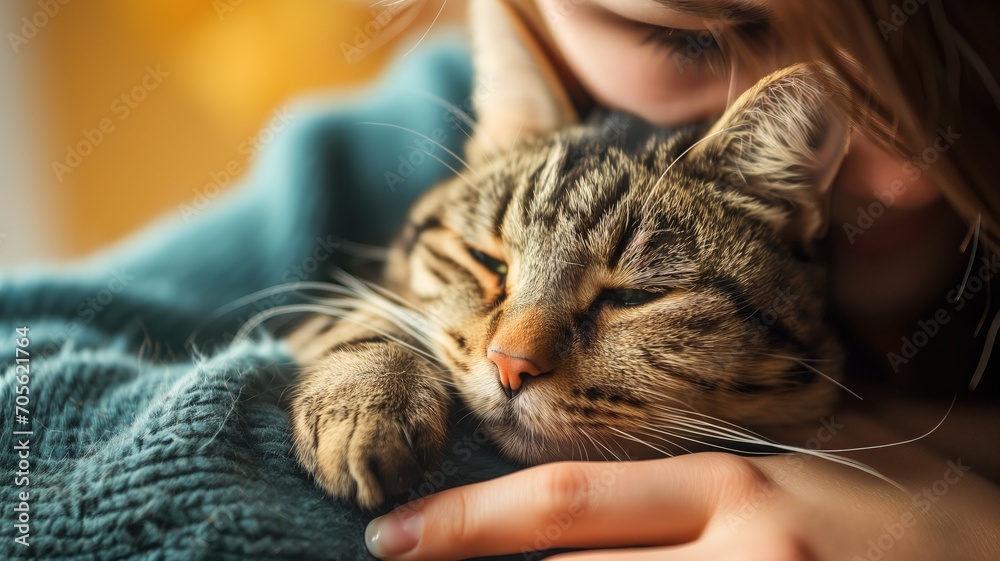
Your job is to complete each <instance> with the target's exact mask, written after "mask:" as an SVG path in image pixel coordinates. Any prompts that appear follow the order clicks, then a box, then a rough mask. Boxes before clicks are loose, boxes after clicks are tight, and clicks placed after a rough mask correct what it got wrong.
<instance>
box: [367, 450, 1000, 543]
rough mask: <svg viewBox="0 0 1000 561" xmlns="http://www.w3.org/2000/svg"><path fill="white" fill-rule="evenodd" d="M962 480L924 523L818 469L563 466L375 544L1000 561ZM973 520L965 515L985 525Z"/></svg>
mask: <svg viewBox="0 0 1000 561" xmlns="http://www.w3.org/2000/svg"><path fill="white" fill-rule="evenodd" d="M934 465H937V466H940V467H941V468H942V470H943V469H945V466H947V464H946V463H944V462H942V463H940V464H934ZM934 469H937V468H934ZM937 473H938V475H937V477H942V473H945V475H948V473H947V472H944V471H938V472H937ZM951 475H952V479H954V482H953V483H949V485H952V488H951V489H950V490H951V491H952V492H951V494H950V495H946V496H943V497H938V499H941V500H940V502H936V503H934V504H933V505H931V506H932V507H933V508H930V509H927V510H925V509H923V508H920V507H919V505H918V504H917V503H916V502H915V501H914V497H913V496H911V495H910V494H907V493H903V492H901V491H899V490H897V489H895V488H894V487H892V486H891V485H889V484H888V483H886V482H884V481H882V480H880V479H878V478H875V477H873V476H871V475H868V474H865V473H862V472H860V471H858V470H856V469H854V468H845V467H844V466H840V465H837V464H834V463H832V462H829V461H826V460H822V459H817V458H812V457H809V456H800V455H792V456H771V457H763V458H741V457H737V456H733V455H729V454H721V453H700V454H690V455H685V456H679V457H676V458H666V459H659V460H648V461H641V462H622V463H597V462H593V463H590V462H560V463H553V464H547V465H542V466H538V467H535V468H531V469H527V470H524V471H521V472H518V473H515V474H511V475H509V476H507V477H503V478H499V479H495V480H492V481H487V482H483V483H479V484H475V485H468V486H464V487H459V488H455V489H450V490H447V491H443V492H441V493H438V494H435V495H432V496H430V497H427V498H425V499H421V500H418V501H415V502H413V503H410V504H408V505H404V506H402V507H399V508H397V509H396V510H394V511H393V512H392V513H390V514H388V515H386V516H384V517H381V518H379V519H377V520H375V521H373V522H372V524H371V525H369V528H368V531H367V533H366V537H367V539H368V543H369V549H370V550H371V551H372V553H373V554H374V555H376V556H377V557H379V558H381V559H394V560H395V559H399V560H406V561H416V560H424V559H426V560H436V561H444V560H451V559H465V558H469V557H476V556H486V555H499V554H504V553H522V554H524V555H525V559H539V558H541V555H540V554H538V553H535V552H536V551H537V550H544V549H549V548H574V549H577V548H579V549H596V551H581V552H573V553H566V554H562V555H559V556H557V557H555V558H558V559H565V560H572V559H580V560H584V559H585V560H587V561H599V560H610V559H625V560H628V559H636V560H641V559H654V558H655V559H677V560H688V559H690V560H696V559H705V560H709V559H712V560H714V559H740V560H753V559H760V560H768V561H782V560H799V559H802V560H805V559H808V560H816V561H822V560H831V561H832V560H846V559H851V560H854V559H862V560H869V559H870V560H874V559H878V560H880V561H889V560H891V559H907V560H913V559H940V558H951V559H965V558H968V559H977V558H982V559H990V558H992V557H990V556H991V555H995V553H996V552H995V550H994V551H993V553H990V551H988V550H989V549H990V548H991V547H993V548H995V547H996V546H995V545H993V546H991V545H989V544H988V543H987V544H986V545H982V544H979V546H978V547H977V544H976V543H974V542H975V540H974V539H973V540H972V541H971V542H969V540H966V541H965V542H963V541H962V540H963V539H965V538H967V537H968V535H969V534H967V532H968V531H971V532H972V533H973V534H972V535H974V532H976V529H975V528H974V527H973V526H972V525H969V524H966V522H968V520H966V519H965V518H964V517H962V516H961V515H960V516H959V518H958V519H956V517H955V516H956V514H955V513H956V509H952V508H951V505H950V504H946V503H949V502H955V500H958V501H961V500H962V499H963V498H964V499H966V500H968V499H969V497H970V495H971V497H972V499H973V501H974V502H975V501H978V503H976V504H980V505H981V503H982V501H983V498H982V496H981V495H980V493H983V492H986V493H992V496H994V497H995V496H996V495H997V491H996V488H995V487H992V486H990V485H989V484H985V482H983V481H982V480H976V481H973V480H974V479H976V477H975V476H974V475H967V474H965V473H964V472H961V470H959V472H956V473H954V474H951ZM966 481H967V482H968V483H966ZM959 483H965V488H964V489H960V488H961V487H962V486H961V485H960V484H959ZM983 484H985V488H982V487H983ZM976 487H981V488H980V489H979V490H978V491H977V490H976ZM969 491H971V493H969ZM977 495H978V496H977ZM943 499H948V501H945V500H943ZM967 507H968V505H967V504H966V505H963V507H962V508H958V509H957V512H959V513H966V514H971V515H972V516H975V514H974V513H973V512H970V509H969V508H967ZM971 510H972V511H974V510H975V509H971ZM989 510H990V511H989V512H988V513H987V514H985V516H987V520H984V522H986V523H987V528H988V527H990V526H989V524H990V522H989V519H990V518H992V524H993V526H992V527H993V528H994V531H995V528H996V525H995V524H996V521H997V513H996V509H995V508H993V507H990V509H989ZM980 514H982V510H980ZM980 539H982V538H980ZM967 542H968V543H967ZM608 548H626V549H613V550H612V549H608ZM963 551H964V552H965V553H966V554H962V553H961V552H963ZM946 552H947V553H946Z"/></svg>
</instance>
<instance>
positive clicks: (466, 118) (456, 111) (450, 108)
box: [413, 90, 517, 174]
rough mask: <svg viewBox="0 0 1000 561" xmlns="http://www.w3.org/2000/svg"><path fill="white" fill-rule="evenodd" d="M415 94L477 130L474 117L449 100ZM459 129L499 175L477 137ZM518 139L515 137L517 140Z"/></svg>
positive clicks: (417, 91)
mask: <svg viewBox="0 0 1000 561" xmlns="http://www.w3.org/2000/svg"><path fill="white" fill-rule="evenodd" d="M413 92H414V93H416V94H417V95H421V96H423V97H425V98H427V99H429V100H431V101H433V102H434V103H436V104H437V105H438V106H440V107H441V108H442V109H444V110H445V111H447V112H448V113H451V114H452V115H454V116H455V117H456V118H458V119H459V120H460V121H462V122H463V123H465V124H466V125H467V126H468V127H469V130H475V128H476V123H475V121H473V120H472V117H471V116H470V115H469V114H468V113H466V112H465V111H463V110H462V108H461V107H458V106H457V105H455V104H453V103H451V102H449V101H448V100H446V99H443V98H441V97H439V96H437V95H434V94H432V93H430V92H427V91H421V90H413ZM457 128H458V130H460V131H462V134H464V135H465V137H466V138H468V139H469V142H470V143H471V144H472V145H473V146H474V147H475V148H476V151H478V152H479V154H480V155H481V156H482V157H483V160H484V161H488V162H489V163H490V167H491V168H493V172H494V174H499V171H500V170H498V169H497V167H496V163H495V162H494V161H493V159H492V158H490V157H489V155H488V154H487V152H486V151H485V150H484V149H483V147H482V146H481V145H480V144H479V141H477V140H476V137H475V136H473V135H471V134H469V132H468V131H466V130H465V129H464V128H462V127H457ZM516 138H517V137H516V136H515V140H516ZM512 150H513V148H512ZM439 161H440V160H439ZM441 163H444V162H441Z"/></svg>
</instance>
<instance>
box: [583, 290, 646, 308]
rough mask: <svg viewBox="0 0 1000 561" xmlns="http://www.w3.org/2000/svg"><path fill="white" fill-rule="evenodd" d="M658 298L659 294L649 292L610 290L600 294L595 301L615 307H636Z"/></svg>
mask: <svg viewBox="0 0 1000 561" xmlns="http://www.w3.org/2000/svg"><path fill="white" fill-rule="evenodd" d="M660 296H661V294H660V293H659V292H650V291H648V290H640V289H637V288H612V289H608V290H604V291H603V292H601V294H600V296H598V298H597V300H598V301H599V302H607V303H610V304H613V305H615V306H638V305H640V304H645V303H646V302H650V301H652V300H655V299H656V298H658V297H660Z"/></svg>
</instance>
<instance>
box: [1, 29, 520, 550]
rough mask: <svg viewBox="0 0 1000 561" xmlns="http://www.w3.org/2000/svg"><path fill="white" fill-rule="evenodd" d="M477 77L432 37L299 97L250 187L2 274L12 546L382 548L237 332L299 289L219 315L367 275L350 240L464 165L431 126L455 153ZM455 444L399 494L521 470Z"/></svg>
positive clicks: (467, 444) (6, 523) (270, 344)
mask: <svg viewBox="0 0 1000 561" xmlns="http://www.w3.org/2000/svg"><path fill="white" fill-rule="evenodd" d="M471 85H472V80H471V70H470V67H469V59H468V54H467V53H466V51H465V50H464V47H463V46H462V44H461V43H459V42H457V41H451V40H441V41H439V42H437V43H436V44H434V45H431V46H427V47H423V48H421V49H420V50H418V51H417V52H415V53H414V54H412V55H410V56H409V57H408V58H406V60H404V61H401V62H400V63H398V64H396V65H395V68H394V69H393V70H392V71H391V72H390V73H389V74H388V75H387V76H386V78H385V79H384V80H383V81H381V82H379V83H378V84H376V85H375V86H374V87H373V88H371V89H369V90H366V91H364V92H363V93H361V94H358V95H353V96H346V97H341V98H338V99H336V100H334V101H332V102H325V104H318V103H315V102H314V103H310V104H293V105H292V106H290V107H289V108H288V109H286V110H285V111H284V112H283V113H282V119H281V121H282V125H281V130H280V131H278V132H277V133H276V135H275V138H274V140H273V141H271V142H270V143H269V144H268V145H267V147H266V149H264V150H263V152H262V153H261V155H260V156H259V157H258V160H257V161H256V162H255V164H254V166H253V170H252V172H250V173H249V175H248V177H247V178H246V179H245V180H243V184H242V185H240V186H238V187H237V188H234V189H232V190H230V191H228V192H226V193H225V194H222V195H219V194H218V193H216V192H215V191H214V190H212V189H209V188H208V187H209V186H206V189H198V190H196V195H195V196H194V197H193V199H192V201H191V203H190V204H187V205H183V206H181V207H180V208H178V209H177V211H176V212H174V213H171V214H170V215H169V216H167V217H165V218H164V219H162V220H161V221H159V222H158V223H156V224H154V225H152V226H151V227H149V228H147V229H146V230H145V231H143V232H141V233H140V234H139V235H137V236H133V237H132V238H131V239H129V240H127V241H125V242H124V243H121V244H119V245H117V246H116V247H113V248H111V249H109V250H107V251H105V252H102V253H101V254H99V255H95V256H93V257H91V258H89V259H87V260H85V261H83V262H78V263H72V264H69V265H61V266H50V267H41V268H39V267H35V268H30V269H23V268H22V269H15V270H10V271H3V272H0V373H2V378H0V450H2V452H0V454H2V456H0V457H2V458H3V461H2V462H0V465H2V469H3V474H2V481H3V483H2V484H3V513H4V514H3V533H2V535H3V538H2V541H0V558H4V559H7V558H19V557H31V558H37V559H65V560H70V559H73V560H84V559H134V560H138V559H182V560H185V561H191V560H195V559H212V560H215V559H369V558H370V557H369V556H368V553H367V550H366V548H365V545H364V539H363V534H364V527H365V525H366V524H367V522H368V521H369V520H370V519H371V518H372V517H373V516H374V515H375V514H377V513H368V512H363V511H359V510H357V509H355V508H353V507H352V506H350V505H348V504H345V503H342V502H339V501H336V500H334V499H331V498H329V497H327V496H325V495H324V494H323V493H322V492H321V491H320V490H319V489H318V488H317V487H316V486H315V485H314V483H313V481H312V480H311V478H310V477H309V475H308V474H307V473H305V472H304V471H303V470H302V469H301V468H300V467H299V466H298V465H297V463H296V461H295V459H294V457H293V454H292V450H291V444H290V438H289V420H288V417H287V414H286V411H285V406H286V405H287V404H286V403H285V402H284V401H283V399H284V397H285V396H286V395H287V392H286V390H288V389H289V387H290V384H292V383H293V382H294V379H295V369H294V368H293V367H292V365H291V364H290V360H289V357H288V355H287V353H286V352H285V350H284V348H283V346H282V344H281V343H280V342H279V341H275V340H273V339H271V338H269V337H267V336H265V335H263V334H261V333H257V334H255V335H254V336H253V337H252V338H250V339H249V340H243V341H238V342H236V343H233V342H232V340H233V335H234V334H235V333H236V332H237V330H238V329H239V328H240V326H241V325H243V324H244V323H245V322H246V321H247V319H249V318H250V317H251V316H253V315H254V314H255V313H257V312H259V311H262V310H266V309H270V308H273V307H275V306H278V305H283V304H287V303H291V302H293V301H294V299H295V297H296V296H295V295H294V294H285V293H281V294H275V295H273V296H269V297H267V298H264V299H261V300H258V301H256V302H254V303H252V304H248V305H246V306H243V307H241V308H238V309H236V310H233V311H232V312H230V313H228V314H223V315H222V316H221V317H216V316H217V315H218V314H217V313H216V312H217V311H218V310H220V309H222V308H223V307H224V306H226V305H227V304H230V303H231V302H234V301H236V300H238V299H239V298H241V297H243V296H246V295H248V294H252V293H254V292H256V291H259V290H262V289H266V288H268V287H273V286H277V285H281V284H283V283H288V282H294V281H300V280H329V279H330V271H331V270H332V269H333V268H334V267H344V268H350V267H352V265H353V259H354V257H353V256H354V254H356V253H357V252H356V251H354V250H353V249H352V248H354V247H355V246H353V245H351V244H350V243H348V242H361V243H365V244H375V245H379V244H381V245H384V244H385V243H386V242H387V241H388V239H389V238H390V236H391V235H392V233H393V232H394V230H395V229H396V227H397V225H398V224H400V223H401V220H402V218H403V216H404V214H405V212H406V209H407V208H408V207H409V205H410V203H411V202H412V201H413V200H414V199H415V198H416V197H417V196H418V195H419V194H420V193H421V192H422V191H423V190H425V189H426V188H427V187H429V186H430V185H432V184H433V183H434V182H436V181H438V180H439V179H441V178H442V177H444V176H445V175H446V174H448V173H451V172H450V171H449V170H448V169H447V168H446V167H445V166H443V165H442V164H440V163H439V162H438V161H436V160H435V159H434V158H431V157H427V156H426V155H425V154H424V153H423V152H425V151H426V152H430V153H432V154H434V155H436V156H437V157H439V158H442V159H445V160H446V159H447V157H448V156H447V154H446V152H445V151H444V150H443V148H441V147H435V146H433V145H431V144H430V143H428V142H427V141H426V140H424V139H423V138H422V137H428V138H433V139H435V140H437V141H439V142H440V143H441V144H442V145H443V146H444V147H447V148H448V149H449V150H454V151H460V150H461V147H462V145H463V142H464V140H465V139H466V136H465V133H464V132H463V131H462V130H460V128H459V126H458V125H459V124H460V120H459V119H456V118H455V116H454V114H453V113H452V112H451V111H450V110H449V109H448V108H447V105H448V104H449V103H450V104H453V105H454V106H457V107H459V108H463V109H468V105H469V96H470V91H471ZM370 123H384V124H387V125H391V126H381V125H373V124H370ZM454 439H455V440H454V441H453V442H452V443H450V444H449V445H448V447H447V452H448V456H449V459H450V461H451V462H452V464H454V465H455V466H457V469H453V470H449V473H444V472H443V471H440V470H438V471H434V470H431V471H429V472H428V478H427V481H425V482H422V483H420V484H418V485H417V486H415V487H414V488H413V489H411V490H410V492H408V493H406V494H405V495H404V496H402V497H398V498H397V499H395V500H394V501H393V503H395V504H398V503H400V502H403V501H405V500H407V499H413V498H416V497H419V496H423V495H426V494H428V493H430V492H433V491H437V490H440V489H443V488H446V487H451V486H455V485H460V484H464V483H468V482H472V481H477V480H482V479H486V478H489V477H494V476H496V475H499V474H502V473H506V472H509V471H511V470H513V469H515V466H513V465H511V464H508V463H506V462H504V461H502V460H500V459H498V457H497V455H496V453H495V451H494V450H493V449H492V448H490V447H489V445H487V444H485V443H484V439H482V438H480V435H478V434H477V433H474V432H472V431H471V430H470V428H468V427H465V428H463V427H460V428H458V429H456V434H455V435H454ZM388 506H392V504H390V505H388Z"/></svg>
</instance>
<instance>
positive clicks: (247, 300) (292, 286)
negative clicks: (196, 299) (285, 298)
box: [211, 281, 353, 319]
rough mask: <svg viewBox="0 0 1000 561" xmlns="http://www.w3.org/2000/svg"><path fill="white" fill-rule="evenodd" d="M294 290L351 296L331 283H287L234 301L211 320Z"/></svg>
mask: <svg viewBox="0 0 1000 561" xmlns="http://www.w3.org/2000/svg"><path fill="white" fill-rule="evenodd" d="M296 290H324V291H327V292H332V293H336V294H341V295H344V296H353V294H352V293H351V292H350V291H348V290H347V289H346V288H344V287H342V286H339V285H336V284H333V283H328V282H318V281H297V282H289V283H285V284H279V285H275V286H272V287H269V288H265V289H263V290H258V291H257V292H254V293H253V294H249V295H247V296H244V297H242V298H239V299H237V300H234V301H232V302H230V303H228V304H226V305H225V306H222V307H221V308H218V309H217V310H215V311H214V312H212V316H211V317H212V318H213V319H215V318H219V317H222V316H224V315H226V314H228V313H230V312H232V311H234V310H237V309H239V308H241V307H243V306H246V305H248V304H253V303H254V302H256V301H258V300H260V299H262V298H266V297H268V296H274V295H276V294H281V293H283V292H292V291H296Z"/></svg>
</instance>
